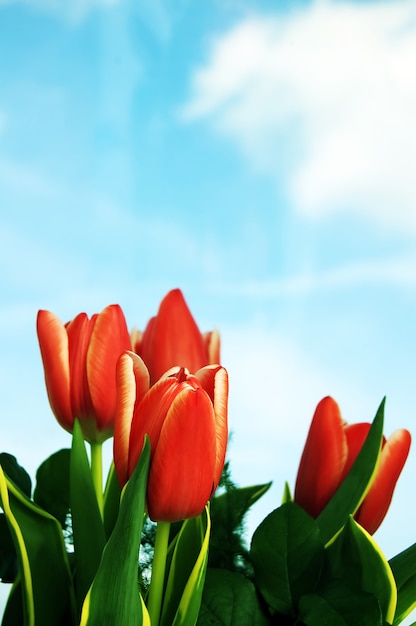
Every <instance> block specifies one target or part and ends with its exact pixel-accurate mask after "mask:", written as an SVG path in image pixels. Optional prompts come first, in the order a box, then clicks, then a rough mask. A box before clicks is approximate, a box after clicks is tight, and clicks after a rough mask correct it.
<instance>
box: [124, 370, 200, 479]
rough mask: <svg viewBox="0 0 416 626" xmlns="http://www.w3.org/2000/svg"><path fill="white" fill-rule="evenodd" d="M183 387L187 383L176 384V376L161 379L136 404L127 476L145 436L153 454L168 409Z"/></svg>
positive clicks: (135, 460) (137, 456) (133, 466)
mask: <svg viewBox="0 0 416 626" xmlns="http://www.w3.org/2000/svg"><path fill="white" fill-rule="evenodd" d="M184 385H185V386H189V385H188V384H187V383H182V384H181V383H178V380H177V378H176V376H169V377H165V378H162V379H160V380H159V381H158V382H157V383H156V384H155V385H153V386H152V387H150V389H149V391H148V392H147V393H146V394H145V395H144V397H143V398H142V400H141V402H139V403H136V405H135V409H134V415H133V420H132V423H131V430H130V444H129V475H130V474H132V472H133V470H134V468H135V466H136V464H137V461H138V460H139V457H140V453H141V450H142V448H143V442H144V436H145V435H148V437H149V439H150V450H151V454H153V452H154V450H155V449H156V447H157V445H158V441H159V436H160V431H161V429H162V426H163V421H164V419H165V417H166V414H167V412H168V410H169V407H170V405H171V404H172V402H173V400H174V398H175V397H176V396H177V395H178V393H179V392H180V391H181V390H182V389H183V388H184Z"/></svg>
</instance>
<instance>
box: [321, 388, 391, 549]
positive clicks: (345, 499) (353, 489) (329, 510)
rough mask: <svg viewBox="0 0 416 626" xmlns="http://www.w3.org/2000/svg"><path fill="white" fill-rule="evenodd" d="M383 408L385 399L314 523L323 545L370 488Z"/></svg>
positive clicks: (376, 458)
mask: <svg viewBox="0 0 416 626" xmlns="http://www.w3.org/2000/svg"><path fill="white" fill-rule="evenodd" d="M384 404H385V399H383V401H382V402H381V404H380V407H379V409H378V411H377V414H376V416H375V418H374V421H373V423H372V425H371V428H370V430H369V433H368V435H367V438H366V440H365V442H364V444H363V447H362V448H361V450H360V452H359V454H358V456H357V458H356V459H355V461H354V463H353V465H352V467H351V470H350V471H349V473H348V475H347V477H346V478H345V480H344V481H343V482H342V484H341V485H340V486H339V488H338V489H337V491H336V492H335V494H334V495H333V496H332V498H331V500H330V501H329V502H328V504H327V505H326V507H325V508H324V510H323V511H322V512H321V513H320V514H319V516H318V517H317V519H316V521H317V523H318V525H319V528H320V530H321V536H322V539H323V541H324V542H325V544H326V543H328V542H329V541H331V540H332V539H333V538H334V536H335V535H336V534H337V533H338V532H339V531H340V530H341V528H342V527H343V526H344V524H345V523H346V522H347V520H348V516H349V515H351V514H353V513H355V511H356V510H357V509H358V507H359V506H360V504H361V502H362V501H363V499H364V497H365V494H366V493H367V490H368V488H369V485H370V484H371V481H372V478H373V476H374V474H375V471H376V468H377V462H378V459H379V456H380V450H381V443H382V438H383V422H384Z"/></svg>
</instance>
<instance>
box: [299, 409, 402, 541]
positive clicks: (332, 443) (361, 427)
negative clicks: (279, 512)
mask: <svg viewBox="0 0 416 626" xmlns="http://www.w3.org/2000/svg"><path fill="white" fill-rule="evenodd" d="M369 430H370V424H367V423H359V424H352V425H348V424H346V423H345V422H344V421H343V419H342V417H341V413H340V410H339V407H338V405H337V403H336V402H335V400H333V399H332V398H331V397H326V398H324V399H323V400H321V402H320V403H319V404H318V406H317V407H316V410H315V414H314V416H313V419H312V423H311V426H310V429H309V433H308V437H307V440H306V443H305V447H304V450H303V453H302V458H301V461H300V464H299V469H298V475H297V478H296V487H295V497H294V500H295V502H297V504H299V505H300V506H301V507H302V508H303V509H304V510H305V511H306V512H307V513H309V515H311V516H312V517H317V516H318V515H319V513H320V512H321V511H322V509H323V508H324V507H325V506H326V505H327V504H328V502H329V500H330V499H331V497H332V496H333V495H334V493H335V492H336V490H337V489H338V487H339V486H340V484H341V483H342V481H343V480H344V479H345V477H346V476H347V474H348V472H349V470H350V469H351V466H352V464H353V463H354V461H355V459H356V457H357V455H358V453H359V451H360V450H361V448H362V446H363V444H364V441H365V439H366V437H367V435H368V431H369ZM410 442H411V437H410V433H409V432H408V431H407V430H405V429H400V430H397V431H395V432H394V433H393V434H392V435H391V437H390V438H389V439H387V440H386V438H385V437H383V442H382V449H381V454H380V461H379V464H378V467H377V470H376V473H375V476H374V478H373V481H372V483H371V486H370V488H369V491H368V493H367V494H366V496H365V499H364V501H363V502H362V504H361V506H360V508H359V509H358V511H356V513H355V515H354V517H355V520H356V521H357V522H358V523H359V524H361V526H363V527H364V528H365V529H366V530H367V531H368V532H369V533H370V534H373V533H374V532H375V531H376V530H377V528H378V527H379V526H380V524H381V522H382V521H383V519H384V517H385V515H386V513H387V510H388V508H389V506H390V502H391V499H392V496H393V491H394V488H395V486H396V482H397V480H398V478H399V475H400V473H401V471H402V469H403V466H404V464H405V462H406V459H407V456H408V454H409V449H410Z"/></svg>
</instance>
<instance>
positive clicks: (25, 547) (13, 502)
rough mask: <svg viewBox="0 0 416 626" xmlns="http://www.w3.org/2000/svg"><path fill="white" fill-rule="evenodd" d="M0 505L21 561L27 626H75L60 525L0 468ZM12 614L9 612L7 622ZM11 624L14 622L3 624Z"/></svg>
mask: <svg viewBox="0 0 416 626" xmlns="http://www.w3.org/2000/svg"><path fill="white" fill-rule="evenodd" d="M0 501H1V506H2V508H3V511H4V513H5V515H6V518H7V522H8V525H9V529H10V531H11V535H12V538H13V541H14V545H15V548H16V552H17V554H18V558H19V570H20V575H21V581H22V583H21V584H22V591H23V617H24V622H23V623H24V626H35V624H36V626H37V625H38V624H42V626H56V624H61V625H65V624H70V623H72V615H73V609H74V604H73V589H72V580H71V574H70V571H69V565H68V561H67V557H66V552H65V546H64V542H63V537H62V530H61V526H60V524H59V522H58V521H57V520H56V519H54V518H53V517H52V516H51V515H49V514H48V513H46V512H45V511H43V510H42V509H41V508H39V507H38V506H37V505H36V504H34V503H33V502H31V501H30V500H29V499H28V498H27V497H26V496H25V495H24V494H23V493H22V492H21V491H20V489H18V488H17V487H16V486H15V485H14V484H13V483H12V482H11V481H9V480H8V479H7V478H6V476H5V475H4V473H3V470H2V469H1V467H0ZM13 598H16V599H17V596H16V595H14V596H13ZM12 603H13V600H12ZM15 606H16V605H15ZM13 614H15V610H14V609H13V610H12V609H10V610H9V612H8V615H9V618H8V619H11V618H10V616H11V615H12V616H13ZM8 623H10V624H11V623H13V622H3V624H4V626H7V625H8Z"/></svg>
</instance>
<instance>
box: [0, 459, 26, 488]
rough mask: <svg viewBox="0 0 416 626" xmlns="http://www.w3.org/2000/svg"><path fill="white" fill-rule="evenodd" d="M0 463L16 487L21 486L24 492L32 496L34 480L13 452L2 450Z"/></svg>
mask: <svg viewBox="0 0 416 626" xmlns="http://www.w3.org/2000/svg"><path fill="white" fill-rule="evenodd" d="M0 465H1V466H2V468H3V472H4V473H5V474H6V476H7V478H9V479H10V480H11V481H12V482H13V483H14V484H15V485H16V487H19V489H20V490H21V491H23V493H24V494H25V495H26V496H27V497H28V498H30V495H31V493H32V481H31V479H30V476H29V474H28V473H27V471H26V470H25V469H24V468H23V467H22V466H21V465H19V463H18V462H17V459H16V457H15V456H13V455H12V454H8V453H7V452H2V453H1V454H0Z"/></svg>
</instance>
